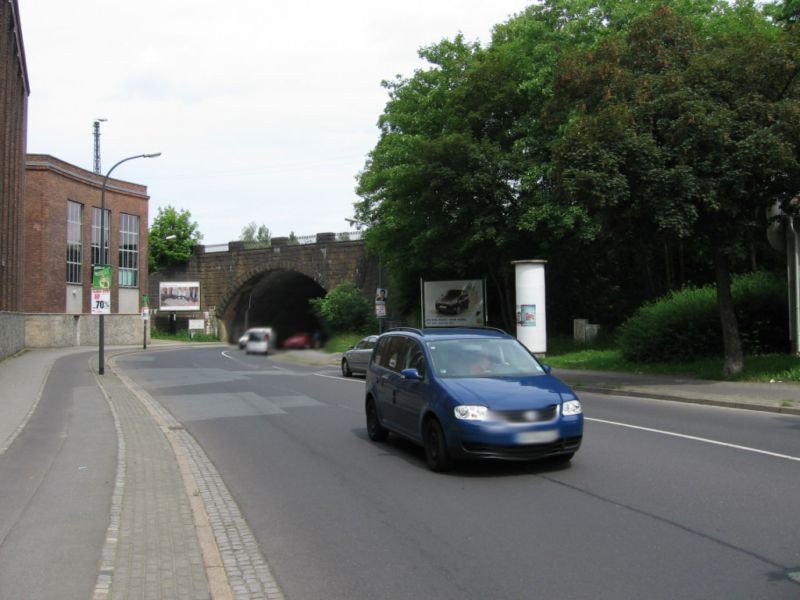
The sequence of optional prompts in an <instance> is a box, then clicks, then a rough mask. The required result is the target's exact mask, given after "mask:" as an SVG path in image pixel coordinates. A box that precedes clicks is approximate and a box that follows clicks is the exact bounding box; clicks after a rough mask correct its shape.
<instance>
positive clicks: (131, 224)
mask: <svg viewBox="0 0 800 600" xmlns="http://www.w3.org/2000/svg"><path fill="white" fill-rule="evenodd" d="M138 283H139V217H137V216H136V215H126V214H125V213H122V214H120V216H119V285H120V286H121V287H136V286H137V285H138Z"/></svg>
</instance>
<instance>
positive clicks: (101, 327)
mask: <svg viewBox="0 0 800 600" xmlns="http://www.w3.org/2000/svg"><path fill="white" fill-rule="evenodd" d="M157 156H161V152H156V153H155V154H137V155H136V156H129V157H128V158H123V159H122V160H121V161H119V162H118V163H117V164H115V165H114V166H113V167H111V168H110V169H109V170H108V173H106V176H105V177H104V178H103V186H102V187H101V188H100V252H99V253H98V254H99V256H98V260H100V261H104V260H105V249H106V248H105V246H106V185H107V184H108V178H109V176H110V175H111V172H112V171H113V170H114V169H116V168H117V167H118V166H120V165H121V164H122V163H124V162H128V161H129V160H133V159H135V158H155V157H157ZM96 266H97V265H96ZM109 285H113V284H109ZM97 333H98V338H99V344H98V345H99V353H100V354H99V357H98V365H97V372H98V373H99V374H100V375H103V374H104V373H105V372H106V369H105V357H104V356H103V354H104V350H105V314H104V313H100V324H99V328H98V332H97Z"/></svg>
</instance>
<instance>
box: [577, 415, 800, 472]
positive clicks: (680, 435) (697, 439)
mask: <svg viewBox="0 0 800 600" xmlns="http://www.w3.org/2000/svg"><path fill="white" fill-rule="evenodd" d="M584 420H586V421H593V422H595V423H605V424H606V425H616V426H617V427H627V428H628V429H638V430H639V431H647V432H650V433H660V434H661V435H668V436H671V437H677V438H681V439H684V440H692V441H694V442H702V443H704V444H712V445H714V446H723V447H725V448H733V449H735V450H744V451H745V452H753V453H755V454H765V455H766V456H772V457H774V458H783V459H786V460H792V461H794V462H800V457H798V456H790V455H788V454H778V453H777V452H770V451H768V450H759V449H758V448H751V447H749V446H740V445H738V444H729V443H728V442H720V441H717V440H710V439H708V438H701V437H697V436H694V435H686V434H684V433H675V432H674V431H664V430H663V429H653V428H651V427H641V426H640V425H631V424H629V423H620V422H618V421H606V420H605V419H594V418H592V419H590V418H588V417H584Z"/></svg>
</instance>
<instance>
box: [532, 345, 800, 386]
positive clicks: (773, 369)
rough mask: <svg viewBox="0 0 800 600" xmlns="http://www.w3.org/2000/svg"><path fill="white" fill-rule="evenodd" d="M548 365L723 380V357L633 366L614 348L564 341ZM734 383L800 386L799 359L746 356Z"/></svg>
mask: <svg viewBox="0 0 800 600" xmlns="http://www.w3.org/2000/svg"><path fill="white" fill-rule="evenodd" d="M545 362H547V363H548V364H549V365H551V366H553V367H555V368H561V369H585V370H591V371H622V372H627V373H648V374H652V375H683V376H688V377H697V378H699V379H712V380H720V381H722V380H724V379H725V378H724V377H723V376H722V367H723V360H722V358H704V359H698V360H693V361H688V362H681V363H666V362H660V363H632V362H629V361H626V360H625V359H624V358H622V353H621V352H620V351H619V350H616V349H614V348H592V347H587V346H583V347H580V346H576V345H575V344H567V343H564V342H563V341H560V342H556V343H555V344H554V345H553V346H552V350H551V348H550V344H549V342H548V353H547V357H546V358H545ZM734 380H735V381H763V382H769V381H782V382H794V383H800V358H799V357H796V356H792V355H789V354H765V355H760V356H748V357H745V361H744V371H742V372H741V373H739V375H737V376H736V377H735V378H734Z"/></svg>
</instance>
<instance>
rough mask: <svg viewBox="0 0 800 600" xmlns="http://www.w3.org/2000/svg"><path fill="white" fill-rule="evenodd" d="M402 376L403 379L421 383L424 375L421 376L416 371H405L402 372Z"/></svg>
mask: <svg viewBox="0 0 800 600" xmlns="http://www.w3.org/2000/svg"><path fill="white" fill-rule="evenodd" d="M400 375H402V376H403V379H410V380H412V381H421V380H422V375H420V374H419V371H417V370H416V369H403V370H402V371H400Z"/></svg>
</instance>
